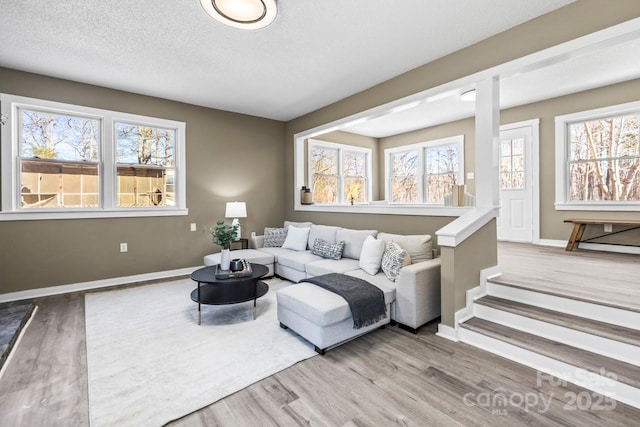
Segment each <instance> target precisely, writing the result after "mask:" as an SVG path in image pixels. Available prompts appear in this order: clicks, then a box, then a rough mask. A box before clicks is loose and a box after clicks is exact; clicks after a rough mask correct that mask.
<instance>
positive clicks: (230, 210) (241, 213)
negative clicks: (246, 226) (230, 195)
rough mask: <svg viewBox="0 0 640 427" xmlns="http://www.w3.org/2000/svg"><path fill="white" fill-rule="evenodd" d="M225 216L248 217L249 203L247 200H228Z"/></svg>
mask: <svg viewBox="0 0 640 427" xmlns="http://www.w3.org/2000/svg"><path fill="white" fill-rule="evenodd" d="M224 216H225V218H246V217H247V204H246V203H245V202H227V210H226V211H225V214H224Z"/></svg>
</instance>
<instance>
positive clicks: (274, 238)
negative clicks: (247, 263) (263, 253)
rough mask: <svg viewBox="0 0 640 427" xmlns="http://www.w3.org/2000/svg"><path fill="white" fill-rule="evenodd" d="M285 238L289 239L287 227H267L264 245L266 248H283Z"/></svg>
mask: <svg viewBox="0 0 640 427" xmlns="http://www.w3.org/2000/svg"><path fill="white" fill-rule="evenodd" d="M285 240H287V229H286V228H269V227H265V229H264V245H263V246H264V247H265V248H281V247H282V244H283V243H284V241H285Z"/></svg>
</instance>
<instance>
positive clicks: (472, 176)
mask: <svg viewBox="0 0 640 427" xmlns="http://www.w3.org/2000/svg"><path fill="white" fill-rule="evenodd" d="M473 178H475V174H474V173H473V172H467V179H473Z"/></svg>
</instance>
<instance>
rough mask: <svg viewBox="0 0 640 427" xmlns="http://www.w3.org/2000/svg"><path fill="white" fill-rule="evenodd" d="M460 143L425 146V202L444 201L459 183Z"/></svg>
mask: <svg viewBox="0 0 640 427" xmlns="http://www.w3.org/2000/svg"><path fill="white" fill-rule="evenodd" d="M458 162H459V160H458V145H457V144H450V145H439V146H434V147H427V148H425V176H424V188H425V190H424V191H425V202H426V203H444V196H445V195H447V194H449V193H451V187H452V186H454V185H456V184H457V183H458V170H459V163H458Z"/></svg>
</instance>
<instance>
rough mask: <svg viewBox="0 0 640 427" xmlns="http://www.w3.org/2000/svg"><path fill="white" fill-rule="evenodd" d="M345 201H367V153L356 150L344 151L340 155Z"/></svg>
mask: <svg viewBox="0 0 640 427" xmlns="http://www.w3.org/2000/svg"><path fill="white" fill-rule="evenodd" d="M342 163H343V165H342V169H343V172H342V175H343V177H344V196H343V200H344V201H345V202H353V203H365V202H366V201H367V155H366V154H365V153H362V152H357V151H346V150H345V151H344V152H343V157H342Z"/></svg>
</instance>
